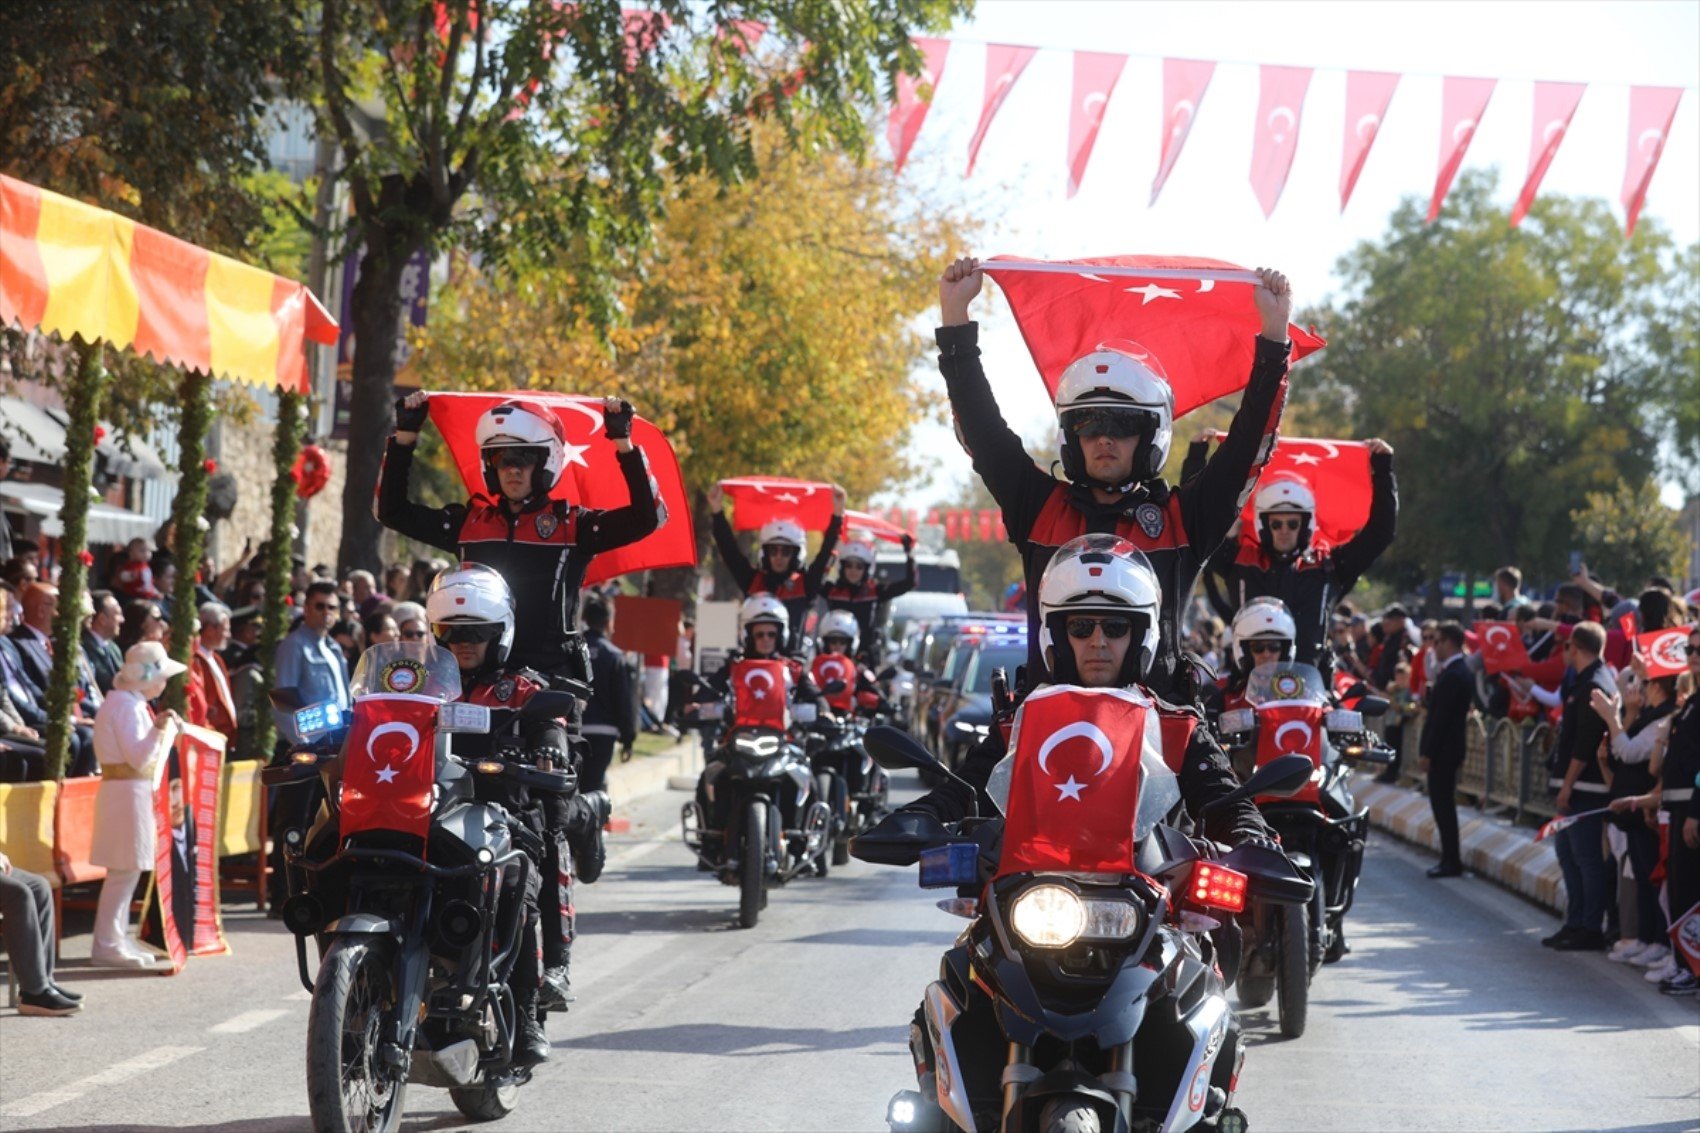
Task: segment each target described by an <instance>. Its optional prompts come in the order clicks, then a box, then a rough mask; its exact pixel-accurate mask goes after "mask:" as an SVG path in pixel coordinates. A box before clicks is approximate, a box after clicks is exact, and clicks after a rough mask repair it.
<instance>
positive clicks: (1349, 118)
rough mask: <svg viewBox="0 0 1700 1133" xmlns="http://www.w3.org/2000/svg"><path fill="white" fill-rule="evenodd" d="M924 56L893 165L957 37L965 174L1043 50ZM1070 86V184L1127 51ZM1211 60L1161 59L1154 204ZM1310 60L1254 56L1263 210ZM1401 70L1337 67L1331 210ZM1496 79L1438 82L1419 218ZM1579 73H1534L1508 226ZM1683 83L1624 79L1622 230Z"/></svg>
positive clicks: (1541, 171)
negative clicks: (1261, 60)
mask: <svg viewBox="0 0 1700 1133" xmlns="http://www.w3.org/2000/svg"><path fill="white" fill-rule="evenodd" d="M913 43H914V45H915V48H916V50H917V51H918V52H919V54H920V56H921V59H922V73H921V75H920V76H918V77H914V76H909V75H903V74H900V75H898V77H897V81H896V84H895V86H896V98H895V100H894V101H893V103H892V106H891V114H890V118H889V121H888V123H887V127H886V140H887V141H888V142H889V143H890V146H891V152H892V158H893V160H894V162H895V163H896V166H897V169H898V171H899V172H901V171H902V169H903V164H904V162H905V161H906V160H907V159H908V157H909V152H910V150H911V149H912V148H913V146H914V145H915V139H916V138H918V137H919V136H920V133H921V126H922V123H924V122H925V121H926V118H927V111H928V110H929V109H930V108H931V105H932V101H933V96H934V93H935V92H936V90H937V87H938V84H939V83H940V82H941V81H943V79H944V74H945V66H946V64H947V63H948V62H949V60H950V57H951V51H952V49H953V47H954V48H956V49H958V50H961V49H967V48H971V47H976V46H983V48H984V50H985V53H986V79H985V84H986V85H985V93H984V96H983V98H982V103H981V108H980V119H979V121H978V123H976V125H975V127H974V133H973V135H972V136H971V138H970V140H969V142H968V168H967V173H966V174H965V176H971V175H972V174H973V172H974V163H975V161H976V159H977V158H978V157H979V154H980V146H981V144H982V143H983V142H984V141H985V139H986V132H987V130H989V129H990V128H991V124H992V120H993V119H994V118H995V117H996V116H997V113H998V111H999V109H1001V108H1002V106H1003V104H1004V101H1005V100H1006V99H1007V98H1008V97H1009V95H1010V92H1011V91H1012V90H1013V89H1014V87H1015V84H1016V82H1017V80H1019V79H1020V78H1021V74H1022V72H1023V71H1025V70H1026V69H1027V64H1028V63H1030V62H1032V60H1033V57H1034V55H1036V54H1037V53H1038V52H1039V51H1040V50H1041V49H1040V48H1038V47H1030V46H1022V45H1018V44H1005V43H987V44H983V45H980V44H974V43H971V42H968V41H961V42H956V41H952V40H949V39H943V38H919V37H918V38H916V39H914V40H913ZM1072 54H1073V57H1074V67H1073V72H1074V78H1073V89H1072V91H1071V92H1070V97H1069V118H1068V150H1067V156H1068V195H1069V196H1070V197H1072V196H1074V195H1075V193H1077V192H1079V190H1080V184H1081V181H1082V180H1083V179H1084V178H1085V176H1086V167H1087V163H1088V162H1089V161H1090V160H1091V157H1092V148H1093V145H1094V143H1095V142H1096V141H1097V138H1098V127H1099V126H1100V125H1101V124H1102V122H1103V120H1104V111H1105V108H1106V107H1107V106H1108V105H1109V101H1110V98H1111V96H1112V95H1113V94H1114V93H1115V89H1116V83H1117V81H1118V80H1119V79H1120V78H1121V75H1122V70H1123V68H1124V67H1125V66H1126V65H1127V61H1128V59H1129V58H1132V56H1131V55H1116V54H1108V53H1105V52H1099V51H1074V52H1072ZM1216 66H1217V64H1216V63H1215V62H1213V61H1211V60H1206V59H1164V60H1163V123H1164V130H1163V134H1162V151H1161V153H1160V154H1159V158H1158V164H1157V175H1156V178H1155V179H1154V180H1153V181H1152V183H1151V203H1152V204H1156V203H1157V197H1158V194H1160V193H1161V192H1162V191H1163V183H1164V182H1165V181H1167V180H1168V178H1169V174H1170V172H1171V171H1172V170H1173V169H1174V167H1175V163H1176V161H1178V160H1179V158H1180V155H1181V150H1182V148H1183V147H1184V146H1185V145H1186V140H1187V136H1188V134H1190V133H1191V131H1192V127H1193V123H1194V122H1195V121H1196V120H1197V118H1198V114H1199V108H1200V107H1201V106H1202V105H1203V102H1204V96H1205V93H1206V91H1208V90H1209V87H1210V80H1211V77H1212V76H1213V75H1214V74H1215V71H1216ZM1315 70H1316V69H1315V68H1311V67H1284V66H1274V65H1271V64H1262V65H1260V66H1259V74H1260V83H1259V97H1258V105H1257V117H1256V133H1255V135H1254V137H1253V142H1252V154H1251V183H1252V187H1253V189H1254V190H1255V191H1256V194H1257V199H1258V203H1259V204H1260V205H1261V206H1262V208H1263V215H1264V216H1265V217H1267V216H1269V215H1270V214H1271V213H1273V212H1274V211H1275V205H1276V203H1277V202H1278V201H1279V200H1280V198H1281V190H1282V189H1283V188H1284V187H1285V186H1286V183H1287V173H1288V171H1289V170H1290V169H1291V168H1292V165H1293V156H1294V154H1295V153H1296V152H1297V149H1298V140H1299V123H1300V120H1301V118H1302V116H1303V113H1304V103H1305V95H1306V93H1307V92H1308V90H1309V87H1310V80H1311V75H1312V74H1313V72H1314V71H1315ZM1401 77H1402V76H1401V74H1399V73H1396V72H1384V71H1347V72H1346V113H1345V121H1344V124H1343V145H1342V152H1341V159H1340V209H1341V211H1342V212H1344V211H1345V208H1346V203H1347V202H1348V201H1350V200H1351V197H1352V189H1353V188H1354V187H1355V186H1356V184H1357V181H1358V174H1359V173H1361V172H1362V171H1363V167H1364V162H1365V161H1366V160H1367V159H1368V157H1369V152H1370V148H1371V147H1372V146H1374V144H1375V139H1376V136H1377V134H1378V133H1379V132H1380V129H1381V123H1382V120H1383V119H1384V118H1385V117H1386V114H1387V108H1388V105H1389V104H1390V103H1391V102H1392V101H1393V94H1394V91H1395V90H1396V89H1397V88H1398V86H1399V80H1400V78H1401ZM1498 82H1499V80H1497V79H1491V78H1469V77H1464V76H1450V75H1449V76H1446V77H1445V78H1444V82H1443V84H1442V90H1441V107H1440V117H1441V134H1440V138H1441V142H1440V162H1439V167H1438V171H1437V173H1436V176H1435V182H1434V192H1433V196H1432V197H1431V199H1430V202H1429V212H1428V219H1429V220H1430V221H1431V222H1432V221H1433V220H1434V219H1435V218H1436V217H1437V216H1439V215H1440V209H1441V206H1442V205H1443V204H1444V203H1445V200H1446V194H1447V192H1448V191H1449V190H1450V189H1451V187H1452V181H1453V178H1454V177H1456V176H1457V173H1458V167H1459V166H1460V165H1462V164H1463V161H1464V155H1465V153H1466V152H1467V151H1468V150H1469V148H1470V142H1471V140H1472V139H1473V138H1474V137H1475V133H1476V124H1477V123H1478V122H1480V121H1481V118H1482V114H1483V113H1484V112H1485V111H1486V110H1487V105H1488V100H1489V99H1490V98H1492V96H1493V93H1494V89H1495V87H1496V86H1497V85H1498ZM1586 89H1587V84H1585V83H1560V82H1540V81H1537V82H1536V83H1535V91H1534V95H1535V97H1534V122H1533V125H1532V128H1531V138H1530V144H1529V165H1528V170H1527V172H1526V173H1525V175H1524V178H1523V186H1522V190H1521V192H1519V193H1518V194H1517V203H1516V205H1515V206H1514V207H1513V209H1512V213H1511V224H1512V226H1513V227H1516V226H1517V225H1518V224H1519V223H1521V222H1522V220H1523V217H1524V216H1525V215H1526V214H1527V213H1528V211H1529V206H1530V205H1531V204H1532V203H1533V202H1534V200H1535V196H1536V194H1537V193H1538V192H1539V190H1540V185H1541V180H1542V179H1543V178H1544V177H1545V176H1546V171H1547V167H1548V166H1550V165H1551V164H1552V160H1553V157H1554V155H1555V154H1557V152H1558V148H1559V146H1560V145H1562V144H1563V142H1564V136H1565V134H1566V133H1567V132H1568V131H1569V129H1570V121H1571V119H1572V118H1573V117H1574V116H1575V114H1576V107H1577V106H1578V105H1579V104H1580V103H1581V101H1582V95H1583V92H1584V91H1585V90H1586ZM1682 95H1683V88H1682V87H1657V86H1632V87H1630V92H1629V129H1628V146H1627V156H1626V158H1625V167H1624V174H1623V189H1622V192H1621V201H1622V204H1623V209H1624V217H1625V229H1626V234H1628V235H1633V234H1634V232H1635V221H1636V218H1637V217H1638V216H1639V215H1640V212H1641V205H1642V202H1643V201H1645V200H1646V197H1647V187H1648V185H1649V184H1650V183H1651V181H1652V179H1653V171H1654V170H1655V169H1657V168H1658V164H1659V157H1660V155H1661V154H1663V153H1664V148H1665V138H1666V136H1667V134H1668V133H1669V131H1670V127H1671V122H1672V120H1673V119H1674V118H1675V117H1676V109H1677V105H1678V103H1679V102H1681V100H1682Z"/></svg>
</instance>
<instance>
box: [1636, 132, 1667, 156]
mask: <svg viewBox="0 0 1700 1133" xmlns="http://www.w3.org/2000/svg"><path fill="white" fill-rule="evenodd" d="M1648 138H1651V139H1652V140H1653V148H1652V149H1648V148H1647V139H1648ZM1664 145H1665V132H1664V131H1663V130H1660V129H1651V130H1642V131H1641V136H1640V137H1638V138H1636V139H1635V148H1636V149H1637V150H1639V151H1640V153H1641V156H1642V158H1643V159H1645V160H1646V161H1649V162H1652V161H1657V160H1658V158H1659V151H1660V150H1661V149H1663V148H1664Z"/></svg>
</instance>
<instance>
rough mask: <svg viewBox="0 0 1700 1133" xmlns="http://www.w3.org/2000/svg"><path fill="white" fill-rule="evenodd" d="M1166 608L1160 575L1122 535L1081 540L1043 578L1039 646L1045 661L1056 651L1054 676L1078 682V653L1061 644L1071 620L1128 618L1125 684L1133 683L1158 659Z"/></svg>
mask: <svg viewBox="0 0 1700 1133" xmlns="http://www.w3.org/2000/svg"><path fill="white" fill-rule="evenodd" d="M1162 606H1163V588H1162V585H1161V584H1160V583H1159V582H1158V581H1157V572H1156V571H1154V570H1152V569H1151V563H1150V562H1149V561H1148V560H1147V559H1146V558H1145V555H1144V554H1143V553H1142V552H1141V551H1140V550H1139V548H1138V547H1136V546H1134V545H1133V543H1131V542H1130V541H1128V540H1127V539H1124V538H1122V537H1121V536H1120V535H1110V534H1097V535H1081V536H1078V537H1077V538H1074V539H1070V540H1069V541H1068V542H1066V543H1064V544H1063V545H1062V546H1061V547H1059V548H1057V553H1056V554H1054V555H1052V556H1051V562H1050V565H1049V566H1047V567H1045V573H1044V575H1043V576H1041V577H1040V579H1039V647H1040V649H1041V650H1042V651H1045V653H1046V655H1047V656H1052V653H1051V651H1052V650H1054V657H1053V659H1052V660H1051V662H1050V663H1051V668H1052V672H1053V674H1054V675H1055V676H1056V677H1057V679H1058V680H1060V681H1062V682H1064V683H1072V682H1074V681H1076V680H1077V679H1078V676H1077V673H1076V670H1075V667H1074V650H1073V649H1071V648H1070V647H1069V645H1068V643H1067V642H1065V641H1062V640H1061V639H1062V638H1063V637H1064V635H1065V634H1066V632H1067V630H1066V628H1065V627H1066V624H1067V621H1068V615H1070V614H1075V613H1098V614H1125V615H1127V617H1128V618H1129V619H1131V620H1132V622H1133V645H1132V647H1131V648H1130V649H1129V650H1128V651H1127V660H1126V661H1125V662H1124V663H1123V666H1122V674H1121V680H1122V683H1123V684H1132V683H1133V682H1135V681H1138V680H1140V679H1141V678H1143V677H1144V675H1145V673H1146V672H1147V671H1149V669H1150V667H1151V662H1152V660H1153V659H1154V658H1155V657H1156V655H1157V642H1158V640H1159V638H1160V637H1161V633H1162V631H1161V628H1160V623H1159V622H1158V614H1159V611H1160V610H1161V609H1162Z"/></svg>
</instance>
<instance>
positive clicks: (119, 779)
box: [89, 641, 185, 968]
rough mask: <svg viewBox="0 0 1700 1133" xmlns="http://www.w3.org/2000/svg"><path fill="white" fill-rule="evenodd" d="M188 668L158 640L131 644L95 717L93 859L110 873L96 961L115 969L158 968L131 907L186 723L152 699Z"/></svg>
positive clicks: (98, 914)
mask: <svg viewBox="0 0 1700 1133" xmlns="http://www.w3.org/2000/svg"><path fill="white" fill-rule="evenodd" d="M184 670H185V666H183V665H181V664H179V663H178V662H176V661H173V660H172V659H171V658H170V657H168V656H167V655H166V652H165V646H163V645H161V644H160V643H159V642H157V641H142V642H137V643H136V644H135V645H132V646H130V650H129V652H128V653H126V654H125V655H124V667H123V668H122V669H120V670H119V671H118V675H117V677H115V678H114V679H113V682H112V692H111V693H109V694H108V695H107V697H106V700H105V702H104V703H102V704H101V706H100V711H99V712H97V713H96V714H95V718H94V754H95V758H96V759H98V760H99V761H100V773H101V780H100V790H99V792H98V793H97V794H96V795H95V803H94V848H93V852H92V853H91V854H90V855H89V860H90V861H92V862H93V863H94V864H95V865H98V866H105V867H106V880H105V881H104V882H102V883H101V887H100V904H99V906H98V908H97V909H96V911H95V920H94V951H93V953H92V956H91V959H92V961H93V962H94V963H95V964H97V965H100V966H102V967H108V968H146V967H151V966H152V964H153V956H152V954H151V953H149V952H147V951H144V950H143V949H142V947H141V946H140V945H139V944H136V943H135V942H133V941H132V940H131V939H130V936H129V927H130V925H129V922H130V901H131V900H132V899H133V898H134V897H135V895H136V885H137V883H138V882H139V881H140V880H141V877H142V871H143V870H150V869H152V868H153V863H154V803H153V794H154V787H155V785H156V784H157V783H158V782H159V774H160V771H161V770H162V769H163V767H164V765H165V760H166V757H167V756H168V755H170V753H171V746H172V744H173V743H175V742H176V740H177V733H178V730H179V728H180V727H181V721H180V720H179V719H178V716H177V713H175V712H171V711H166V712H162V713H160V714H158V715H155V713H154V711H153V709H151V708H149V707H148V701H150V700H152V699H154V698H155V697H157V696H159V695H160V693H162V692H164V691H165V683H166V682H167V681H169V680H170V679H171V678H172V677H174V676H176V675H177V674H178V673H181V672H183V671H184Z"/></svg>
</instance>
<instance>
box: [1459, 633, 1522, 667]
mask: <svg viewBox="0 0 1700 1133" xmlns="http://www.w3.org/2000/svg"><path fill="white" fill-rule="evenodd" d="M1470 628H1471V629H1473V630H1475V632H1476V640H1477V641H1478V642H1480V643H1481V653H1482V668H1484V669H1486V670H1487V671H1488V672H1490V673H1521V672H1523V671H1524V670H1525V669H1527V668H1528V667H1529V651H1528V650H1527V649H1525V648H1524V647H1523V635H1522V634H1520V633H1518V632H1517V623H1516V622H1477V623H1476V624H1475V625H1473V626H1471V627H1470Z"/></svg>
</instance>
